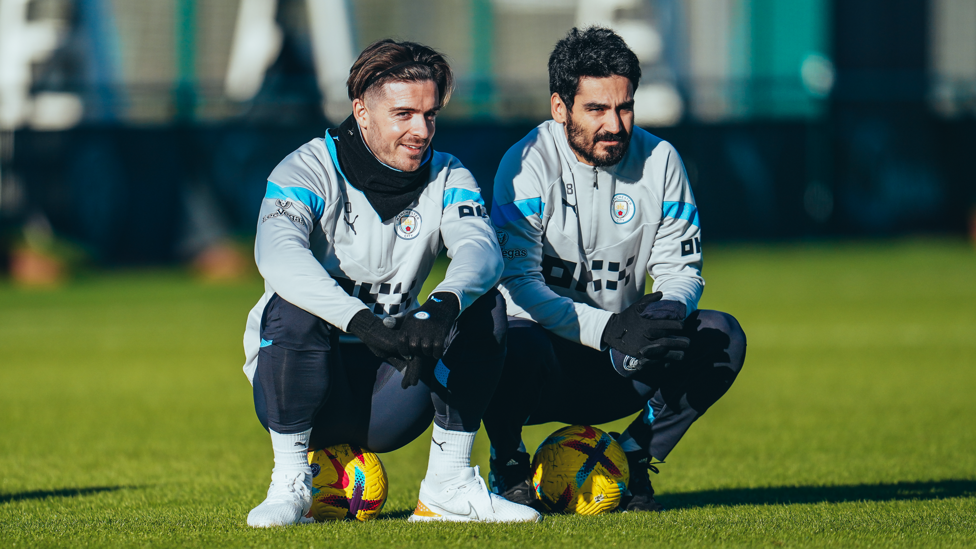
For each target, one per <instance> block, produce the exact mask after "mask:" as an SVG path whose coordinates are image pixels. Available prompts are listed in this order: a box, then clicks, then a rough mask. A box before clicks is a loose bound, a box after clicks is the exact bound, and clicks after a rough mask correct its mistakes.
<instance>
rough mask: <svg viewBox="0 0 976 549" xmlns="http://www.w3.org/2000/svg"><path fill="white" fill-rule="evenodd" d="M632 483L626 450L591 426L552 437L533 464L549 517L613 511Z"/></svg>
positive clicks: (574, 427)
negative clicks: (628, 485) (562, 514)
mask: <svg viewBox="0 0 976 549" xmlns="http://www.w3.org/2000/svg"><path fill="white" fill-rule="evenodd" d="M629 481H630V468H629V467H628V466H627V456H626V455H625V454H624V450H623V448H621V447H620V444H618V443H617V441H615V440H613V438H611V437H610V435H608V434H606V433H604V432H603V431H601V430H599V429H597V428H595V427H590V426H589V425H572V426H569V427H564V428H562V429H560V430H558V431H556V432H555V433H553V434H551V435H549V437H548V438H546V440H544V441H542V444H540V445H539V449H538V450H536V452H535V456H534V457H533V458H532V485H533V486H534V487H535V491H536V493H537V494H538V495H539V499H540V500H542V503H543V504H544V505H545V506H546V508H547V509H548V510H549V511H554V512H564V513H576V514H579V515H599V514H600V513H607V512H610V511H613V510H614V509H616V508H617V505H619V504H620V497H621V496H622V495H623V494H624V492H625V491H627V483H628V482H629Z"/></svg>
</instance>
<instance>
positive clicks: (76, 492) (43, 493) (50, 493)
mask: <svg viewBox="0 0 976 549" xmlns="http://www.w3.org/2000/svg"><path fill="white" fill-rule="evenodd" d="M128 488H130V486H92V487H90V488H62V489H60V490H34V491H33V492H19V493H15V494H0V504H2V503H9V502H11V501H24V500H28V499H44V498H68V497H78V496H88V495H91V494H97V493H99V492H115V491H118V490H126V489H128Z"/></svg>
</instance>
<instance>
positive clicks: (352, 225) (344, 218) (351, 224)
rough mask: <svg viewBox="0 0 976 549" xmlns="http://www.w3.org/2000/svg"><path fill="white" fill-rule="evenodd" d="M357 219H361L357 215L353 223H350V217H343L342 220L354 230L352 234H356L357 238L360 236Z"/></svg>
mask: <svg viewBox="0 0 976 549" xmlns="http://www.w3.org/2000/svg"><path fill="white" fill-rule="evenodd" d="M357 219H359V215H357V216H356V217H355V218H354V219H353V220H352V221H349V218H348V217H343V218H342V220H343V221H345V222H346V225H349V228H350V229H352V234H354V235H356V236H359V233H357V232H356V220H357Z"/></svg>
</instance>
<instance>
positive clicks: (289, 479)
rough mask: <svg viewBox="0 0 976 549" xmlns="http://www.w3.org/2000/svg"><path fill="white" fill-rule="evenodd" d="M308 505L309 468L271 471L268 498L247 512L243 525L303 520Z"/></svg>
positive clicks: (252, 525)
mask: <svg viewBox="0 0 976 549" xmlns="http://www.w3.org/2000/svg"><path fill="white" fill-rule="evenodd" d="M311 507H312V470H311V469H308V470H305V471H303V470H301V469H289V470H286V471H282V472H280V473H279V472H277V471H274V472H272V473H271V486H270V487H269V488H268V498H267V499H265V500H264V501H263V502H261V505H258V506H257V507H255V508H254V509H251V512H250V513H248V515H247V525H248V526H251V527H253V528H270V527H272V526H287V525H289V524H297V523H299V522H305V521H303V520H302V518H303V517H304V516H305V515H306V514H308V511H309V509H311Z"/></svg>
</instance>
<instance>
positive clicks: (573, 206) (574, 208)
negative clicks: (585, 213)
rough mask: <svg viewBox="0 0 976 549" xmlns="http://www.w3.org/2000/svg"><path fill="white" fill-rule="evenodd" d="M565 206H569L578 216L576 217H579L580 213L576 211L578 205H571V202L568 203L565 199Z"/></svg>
mask: <svg viewBox="0 0 976 549" xmlns="http://www.w3.org/2000/svg"><path fill="white" fill-rule="evenodd" d="M563 206H569V208H570V209H571V210H573V213H574V214H576V217H579V212H578V211H576V204H570V203H569V202H567V201H566V199H565V198H564V199H563Z"/></svg>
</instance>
